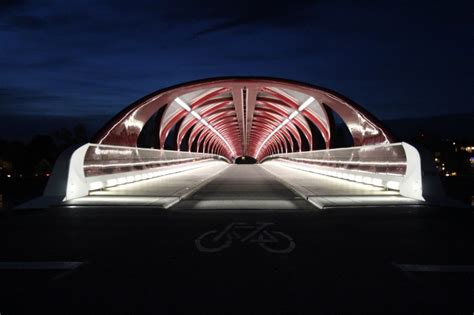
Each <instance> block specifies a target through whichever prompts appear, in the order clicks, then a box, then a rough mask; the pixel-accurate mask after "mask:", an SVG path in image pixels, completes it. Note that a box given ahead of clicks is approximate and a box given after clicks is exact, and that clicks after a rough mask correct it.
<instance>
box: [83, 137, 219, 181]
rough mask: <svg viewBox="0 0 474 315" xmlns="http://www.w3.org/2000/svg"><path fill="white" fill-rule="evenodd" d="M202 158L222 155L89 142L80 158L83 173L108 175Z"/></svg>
mask: <svg viewBox="0 0 474 315" xmlns="http://www.w3.org/2000/svg"><path fill="white" fill-rule="evenodd" d="M206 160H225V158H224V157H222V156H220V155H216V154H209V153H196V152H180V151H170V150H157V149H146V148H133V147H121V146H111V145H98V144H90V146H89V148H88V149H87V151H86V154H85V158H84V173H85V176H86V177H92V176H100V175H111V174H117V173H128V172H136V171H145V170H148V169H156V168H159V167H164V166H171V165H178V164H184V163H191V162H201V161H206ZM225 161H227V160H225ZM227 162H228V161H227Z"/></svg>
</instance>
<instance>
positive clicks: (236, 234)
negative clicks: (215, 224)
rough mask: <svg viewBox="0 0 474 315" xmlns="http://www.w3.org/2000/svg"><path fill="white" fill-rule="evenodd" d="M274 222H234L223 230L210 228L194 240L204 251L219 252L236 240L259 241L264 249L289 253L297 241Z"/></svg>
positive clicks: (248, 242)
mask: <svg viewBox="0 0 474 315" xmlns="http://www.w3.org/2000/svg"><path fill="white" fill-rule="evenodd" d="M273 225H274V223H272V222H259V223H256V224H247V223H245V222H233V223H230V224H228V225H227V226H226V227H224V228H223V229H221V230H210V231H207V232H204V233H203V234H201V235H200V236H199V237H198V238H196V239H195V240H194V244H195V246H196V249H197V250H198V251H200V252H204V253H217V252H220V251H222V250H224V249H226V248H229V247H230V246H231V245H232V244H233V243H234V242H239V243H242V244H255V243H257V244H258V245H259V246H260V247H261V248H262V249H264V250H266V251H267V252H269V253H273V254H289V253H291V252H292V251H293V250H294V249H295V247H296V243H295V241H294V240H293V238H292V237H291V236H289V235H288V234H285V233H283V232H280V231H274V230H273V229H272V226H273Z"/></svg>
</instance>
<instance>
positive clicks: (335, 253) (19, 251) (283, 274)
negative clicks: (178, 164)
mask: <svg viewBox="0 0 474 315" xmlns="http://www.w3.org/2000/svg"><path fill="white" fill-rule="evenodd" d="M473 218H474V216H473V214H472V212H471V210H465V211H460V210H455V209H426V208H407V209H398V208H397V209H395V208H387V209H370V210H357V209H350V210H337V211H336V210H334V211H331V210H327V211H326V210H325V211H323V212H322V211H317V210H315V211H305V212H294V211H293V212H272V211H260V212H252V211H246V212H235V211H234V212H230V211H226V212H222V211H220V212H219V211H212V212H189V211H173V210H156V209H143V208H142V209H126V208H69V209H49V210H37V211H28V212H15V213H13V212H7V213H4V214H3V215H1V216H0V244H1V251H0V262H3V263H4V262H28V263H31V262H57V261H59V262H71V261H74V262H82V264H81V265H80V266H79V267H78V268H71V269H68V270H56V269H54V268H53V269H51V270H39V269H40V268H39V267H37V268H35V267H32V268H30V267H31V265H28V264H23V265H19V264H17V265H18V267H14V266H13V267H12V266H9V267H8V268H6V267H5V266H4V267H3V269H2V270H0V279H1V285H0V313H1V314H2V315H4V314H91V313H93V314H111V313H119V314H125V313H128V314H135V313H149V314H168V313H170V314H183V313H190V314H210V313H218V314H227V313H230V314H262V313H274V314H298V313H305V314H340V313H404V314H430V313H440V314H472V313H473V312H474V270H473V267H472V266H473V265H474V244H473V240H474V230H473V223H474V220H473ZM261 222H267V223H273V225H271V226H268V227H266V228H265V231H267V232H268V233H270V235H273V237H274V239H273V241H268V239H267V237H268V234H265V233H261V232H262V231H260V232H258V233H256V234H255V235H251V232H252V231H255V230H254V229H253V227H254V226H258V223H261ZM231 223H240V224H237V226H240V227H242V226H243V225H244V224H242V223H245V226H247V229H246V230H245V228H243V229H242V230H239V231H237V230H234V233H227V234H225V233H224V234H225V235H226V236H223V237H222V238H221V239H220V240H218V241H213V239H212V238H210V237H209V236H214V235H216V236H217V235H218V232H214V233H213V232H210V234H207V235H208V236H203V234H205V233H206V232H209V231H213V230H216V231H223V230H225V228H226V227H229V224H231ZM228 232H229V230H228ZM278 232H281V233H283V234H281V233H280V234H279V233H278ZM246 236H247V238H246V239H245V237H246ZM196 240H197V241H196ZM291 240H292V241H293V242H291ZM291 244H292V245H291ZM225 246H227V247H225ZM292 246H294V248H293V247H292ZM219 247H222V250H219ZM203 248H204V250H206V249H207V250H215V252H206V251H203ZM292 248H293V249H292ZM285 250H286V251H289V252H286V253H285ZM279 251H280V252H279ZM406 264H410V265H413V264H415V265H423V266H418V267H417V266H415V267H413V266H412V267H406V266H405V270H404V267H403V266H402V265H406ZM426 265H429V266H426ZM433 265H434V266H433ZM439 265H442V266H444V267H439ZM459 265H461V266H459ZM430 266H431V267H430ZM22 268H23V269H22ZM58 269H61V268H59V267H58Z"/></svg>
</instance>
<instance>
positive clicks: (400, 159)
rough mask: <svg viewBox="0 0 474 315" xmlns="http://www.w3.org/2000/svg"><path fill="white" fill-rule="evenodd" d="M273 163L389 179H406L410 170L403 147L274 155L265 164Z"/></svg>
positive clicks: (369, 147) (384, 146) (343, 149)
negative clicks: (295, 164)
mask: <svg viewBox="0 0 474 315" xmlns="http://www.w3.org/2000/svg"><path fill="white" fill-rule="evenodd" d="M271 159H283V160H288V161H292V162H300V163H305V164H311V165H315V166H320V167H329V168H335V169H343V170H350V171H362V172H369V173H377V174H387V175H405V173H406V169H407V157H406V154H405V150H404V148H403V145H402V144H401V143H394V144H387V145H374V146H361V147H352V148H340V149H329V150H318V151H305V152H294V153H286V154H275V155H271V156H268V157H267V158H266V159H265V160H264V161H268V160H271Z"/></svg>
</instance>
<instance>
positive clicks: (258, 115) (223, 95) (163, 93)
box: [93, 77, 394, 159]
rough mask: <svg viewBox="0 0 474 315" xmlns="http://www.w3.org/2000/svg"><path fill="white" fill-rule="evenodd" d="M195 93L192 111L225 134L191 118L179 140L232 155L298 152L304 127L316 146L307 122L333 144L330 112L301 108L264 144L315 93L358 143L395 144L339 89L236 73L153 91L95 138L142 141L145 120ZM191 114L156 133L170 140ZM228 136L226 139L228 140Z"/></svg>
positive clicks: (177, 115)
mask: <svg viewBox="0 0 474 315" xmlns="http://www.w3.org/2000/svg"><path fill="white" fill-rule="evenodd" d="M200 91H203V92H200ZM193 92H194V94H193V95H196V93H200V95H198V96H196V97H193V98H192V99H191V98H188V99H190V100H191V101H189V104H188V105H189V106H190V108H191V109H192V110H199V111H200V112H201V117H202V118H203V119H205V120H206V121H208V123H209V124H210V125H211V126H213V128H214V130H215V131H216V132H218V133H219V134H220V136H218V135H216V134H215V133H214V132H210V131H209V129H208V128H207V127H205V126H203V125H202V124H201V123H198V121H197V120H191V121H188V120H186V121H185V124H183V126H181V128H180V130H179V131H178V136H177V142H178V144H181V142H182V140H183V139H184V136H185V135H186V134H189V139H188V147H189V148H191V147H192V145H193V144H194V143H196V146H197V150H199V149H200V148H201V147H202V148H204V149H205V150H206V149H208V148H209V149H211V150H213V151H215V152H220V153H221V154H225V155H226V156H227V157H228V158H231V159H232V158H235V157H236V155H250V156H253V157H256V156H255V155H256V153H257V151H258V150H259V147H260V146H262V148H261V154H260V157H263V156H264V154H268V153H269V152H277V151H278V152H282V151H285V152H286V151H292V150H293V149H294V144H295V141H296V144H297V145H298V148H299V149H301V141H302V139H301V138H300V136H299V132H298V130H300V131H301V132H302V134H303V135H304V138H305V139H306V140H307V141H308V143H309V144H310V146H311V144H312V138H313V135H312V133H311V130H310V128H308V126H307V125H306V123H307V122H311V123H313V124H314V125H315V126H316V127H317V128H318V129H319V130H320V132H321V134H322V136H323V138H324V140H325V142H326V146H327V147H328V148H329V143H330V138H331V130H327V129H326V127H325V126H328V125H329V124H328V123H327V121H322V120H321V119H326V118H324V117H323V116H324V115H322V116H321V117H318V116H315V115H314V114H313V113H312V112H311V111H302V112H300V115H298V116H296V117H297V118H296V117H295V119H292V120H291V121H290V122H289V123H287V124H286V125H285V126H283V127H282V128H281V129H280V130H279V131H278V132H277V133H275V134H274V136H273V137H271V138H270V139H268V143H263V141H264V140H265V139H266V138H267V137H268V135H269V134H271V130H274V128H276V126H278V124H279V123H281V120H284V119H286V118H287V117H288V115H289V114H290V113H291V112H293V111H295V110H298V108H299V106H300V105H301V99H302V97H306V96H307V97H308V98H309V97H313V98H314V99H316V100H317V102H318V103H319V104H324V105H326V106H327V107H329V108H330V109H331V110H333V111H335V112H336V113H338V115H339V116H340V117H341V118H342V120H343V121H344V122H345V123H346V124H347V126H348V128H349V131H350V133H351V134H352V137H353V140H354V145H355V146H361V145H369V144H382V143H390V142H392V141H393V139H394V138H393V137H392V136H391V134H390V132H389V131H388V130H387V128H385V127H383V126H382V124H381V123H380V122H379V121H378V120H377V119H376V118H374V117H373V116H372V115H371V114H370V113H368V112H367V111H366V110H364V109H363V108H362V107H360V106H359V105H357V104H355V103H354V102H352V101H351V100H349V99H348V98H346V97H344V96H342V95H340V94H338V93H337V92H334V91H331V90H328V89H326V88H322V87H318V86H314V85H310V84H306V83H301V82H296V81H290V80H283V79H275V78H264V77H262V78H258V77H233V78H216V79H207V80H200V81H194V82H189V83H185V84H182V85H178V86H174V87H171V88H167V89H164V90H160V91H157V92H155V93H152V94H150V95H148V96H146V97H144V98H142V99H140V100H139V101H137V102H135V103H133V104H132V105H130V106H129V107H127V108H126V109H124V110H123V111H122V112H120V113H119V114H118V115H117V116H115V117H114V118H113V119H112V120H111V121H110V122H109V123H108V124H107V125H105V126H104V127H103V128H102V129H101V130H100V131H99V132H98V133H97V134H96V136H95V137H94V138H93V142H95V143H99V144H112V145H119V146H136V145H137V139H138V136H139V134H140V132H141V131H142V128H143V126H144V124H145V123H146V122H147V121H148V119H149V118H150V117H151V116H152V115H153V114H155V113H156V112H157V111H158V110H159V109H160V108H162V107H164V106H169V104H172V103H173V101H174V100H175V99H176V98H177V97H181V96H183V95H187V94H188V93H193ZM244 92H245V94H243V93H244ZM189 95H191V94H189ZM241 95H246V96H247V99H244V98H242V97H240V96H241ZM298 95H300V97H299V98H298V97H297V96H298ZM305 95H306V96H305ZM249 97H250V99H249ZM298 99H299V100H298ZM200 108H202V109H200ZM236 109H239V110H242V111H243V113H244V114H242V112H236ZM262 112H263V114H262ZM188 114H189V113H188V112H187V111H186V110H184V109H178V110H177V111H176V112H175V113H174V114H173V116H172V117H170V119H169V120H167V121H166V122H164V123H163V124H162V125H161V126H160V132H159V135H156V136H158V137H159V139H160V143H162V144H163V143H165V140H166V137H167V135H168V133H169V131H170V130H171V128H173V126H174V125H175V124H176V123H178V122H179V121H180V120H181V119H182V118H183V117H185V116H186V115H188ZM221 114H222V115H221ZM215 115H219V116H218V117H219V118H218V119H216V118H215V117H216V116H215ZM168 117H169V115H168ZM226 117H228V118H231V119H228V118H226ZM276 117H278V119H279V121H277V125H275V120H274V118H276ZM280 119H281V120H280ZM306 120H307V121H306ZM214 125H215V126H214ZM265 126H267V127H265ZM247 127H248V128H247ZM268 127H269V128H270V129H269V128H268ZM222 138H223V139H226V140H225V141H223V140H222ZM293 138H294V139H293ZM227 144H228V145H229V146H231V148H229V147H228V145H227ZM210 145H211V147H210ZM243 148H245V149H243ZM233 152H234V153H233ZM262 153H263V154H262Z"/></svg>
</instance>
